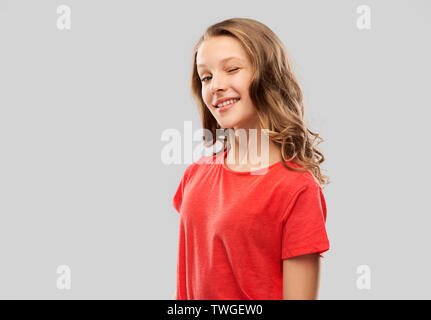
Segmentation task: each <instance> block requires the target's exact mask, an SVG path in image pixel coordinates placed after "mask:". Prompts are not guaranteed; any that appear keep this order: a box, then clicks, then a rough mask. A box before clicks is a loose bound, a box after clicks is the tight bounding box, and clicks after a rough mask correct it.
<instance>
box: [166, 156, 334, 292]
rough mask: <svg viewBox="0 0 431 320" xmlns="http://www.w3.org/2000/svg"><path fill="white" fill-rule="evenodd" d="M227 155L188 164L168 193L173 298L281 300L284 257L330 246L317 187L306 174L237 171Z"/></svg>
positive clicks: (275, 167)
mask: <svg viewBox="0 0 431 320" xmlns="http://www.w3.org/2000/svg"><path fill="white" fill-rule="evenodd" d="M226 155H227V151H224V152H223V151H222V152H219V153H217V154H216V155H214V156H202V157H201V158H200V159H199V160H198V161H196V162H194V163H192V164H191V165H189V166H188V167H187V168H186V170H185V171H184V175H183V177H182V179H181V182H180V185H179V186H178V189H177V191H176V193H175V195H174V198H173V206H174V208H175V209H176V210H177V211H178V212H179V213H180V222H179V245H178V264H177V289H176V290H177V291H176V299H177V300H212V299H214V300H222V299H226V300H247V299H250V300H271V299H275V300H282V299H283V259H287V258H290V257H294V256H299V255H303V254H308V253H319V254H320V256H321V257H323V254H322V253H323V252H325V251H327V250H329V240H328V237H327V233H326V228H325V222H326V203H325V198H324V195H323V192H322V189H321V187H320V185H319V183H318V180H317V179H316V178H315V177H314V176H313V175H312V174H311V172H310V171H305V172H294V171H290V170H288V169H287V168H285V167H284V166H283V164H282V163H281V162H277V163H274V164H272V165H270V166H269V167H267V168H263V169H257V170H252V171H247V172H238V171H234V170H232V169H230V168H229V167H228V166H227V165H226V163H225V157H226ZM286 163H287V164H288V165H289V166H291V167H296V168H298V167H300V166H299V165H298V164H295V163H294V162H288V161H286Z"/></svg>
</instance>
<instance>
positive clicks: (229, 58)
mask: <svg viewBox="0 0 431 320" xmlns="http://www.w3.org/2000/svg"><path fill="white" fill-rule="evenodd" d="M232 59H238V60H240V61H242V59H241V58H238V57H227V58H224V59H223V60H222V61H221V62H222V63H224V62H226V61H228V60H232ZM196 67H197V68H199V67H206V64H204V63H200V64H198V65H197V66H196Z"/></svg>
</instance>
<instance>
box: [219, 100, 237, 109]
mask: <svg viewBox="0 0 431 320" xmlns="http://www.w3.org/2000/svg"><path fill="white" fill-rule="evenodd" d="M238 100H239V98H237V99H231V100H228V101H225V102H223V103H220V104H218V105H217V106H216V107H217V108H220V107H224V106H225V105H228V104H230V103H234V102H236V101H238Z"/></svg>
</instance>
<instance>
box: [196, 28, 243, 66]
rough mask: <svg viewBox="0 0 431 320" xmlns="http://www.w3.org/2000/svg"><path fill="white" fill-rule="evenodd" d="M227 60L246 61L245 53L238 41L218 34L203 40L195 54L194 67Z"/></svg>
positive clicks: (221, 62) (211, 64) (216, 63)
mask: <svg viewBox="0 0 431 320" xmlns="http://www.w3.org/2000/svg"><path fill="white" fill-rule="evenodd" d="M228 61H235V62H242V63H248V57H247V53H246V52H245V50H244V49H243V48H242V46H241V44H240V42H239V41H238V40H236V39H234V38H232V37H228V36H218V37H214V38H210V39H208V40H205V41H204V42H202V44H201V45H200V47H199V49H198V52H197V54H196V67H197V68H198V69H199V68H205V67H211V66H213V65H214V66H215V65H218V64H223V63H226V62H228Z"/></svg>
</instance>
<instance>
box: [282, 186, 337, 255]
mask: <svg viewBox="0 0 431 320" xmlns="http://www.w3.org/2000/svg"><path fill="white" fill-rule="evenodd" d="M325 223H326V202H325V197H324V195H323V191H322V188H321V186H320V185H319V184H318V183H312V184H307V185H306V186H304V187H302V188H300V190H299V191H298V192H297V193H295V195H294V197H293V198H292V200H291V202H290V204H289V206H288V208H287V209H286V212H284V215H283V217H282V243H281V256H282V257H281V258H282V259H287V258H291V257H295V256H300V255H304V254H309V253H319V255H320V256H321V257H322V258H323V257H324V256H323V252H325V251H327V250H329V239H328V236H327V233H326V228H325Z"/></svg>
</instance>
